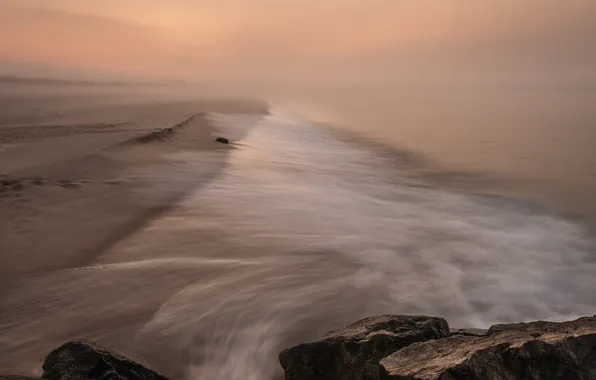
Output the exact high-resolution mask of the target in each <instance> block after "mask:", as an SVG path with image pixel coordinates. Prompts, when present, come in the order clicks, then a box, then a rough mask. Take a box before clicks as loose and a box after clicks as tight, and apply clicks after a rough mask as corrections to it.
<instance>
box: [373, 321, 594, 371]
mask: <svg viewBox="0 0 596 380" xmlns="http://www.w3.org/2000/svg"><path fill="white" fill-rule="evenodd" d="M381 379H392V380H398V379H399V380H460V379H461V380H464V379H465V380H476V379H477V380H481V379H482V380H485V379H489V380H513V379H520V380H521V379H528V380H530V379H531V380H588V379H596V317H589V318H580V319H578V320H575V321H571V322H563V323H553V322H533V323H520V324H511V325H497V326H493V327H491V328H490V329H489V330H488V332H487V334H486V335H485V336H480V337H478V336H476V337H475V336H472V335H462V334H458V335H454V336H451V337H449V338H445V339H439V340H434V341H430V342H424V343H417V344H412V345H410V346H409V347H406V348H404V349H402V350H399V351H397V352H395V353H393V354H391V355H389V356H388V357H386V358H384V359H383V360H381Z"/></svg>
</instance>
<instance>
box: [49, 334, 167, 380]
mask: <svg viewBox="0 0 596 380" xmlns="http://www.w3.org/2000/svg"><path fill="white" fill-rule="evenodd" d="M42 378H43V379H44V380H46V379H47V380H86V379H92V380H167V379H166V378H165V377H164V376H162V375H160V374H158V373H156V372H154V371H152V370H150V369H147V368H145V367H143V366H142V365H140V364H137V363H135V362H133V361H131V360H129V359H126V358H125V357H123V356H121V355H119V354H116V353H113V352H110V351H108V350H106V349H104V348H102V347H100V346H98V345H96V344H95V343H93V342H90V341H85V340H75V341H72V342H68V343H66V344H64V345H62V346H60V347H58V348H57V349H55V350H54V351H52V352H51V353H50V354H49V355H48V356H47V358H46V360H45V362H44V363H43V376H42Z"/></svg>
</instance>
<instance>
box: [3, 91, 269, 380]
mask: <svg viewBox="0 0 596 380" xmlns="http://www.w3.org/2000/svg"><path fill="white" fill-rule="evenodd" d="M3 100H4V101H6V99H3ZM21 101H24V100H23V99H21ZM38 103H39V104H42V106H43V105H45V106H46V109H44V110H42V111H41V113H42V115H39V116H35V117H32V113H33V114H34V113H35V112H30V111H29V108H36V107H37V106H36V104H38ZM66 103H67V102H65V103H64V104H66ZM40 108H41V107H40ZM58 108H59V107H57V105H56V102H54V103H52V104H51V105H50V106H48V102H44V101H43V99H42V100H39V99H38V100H31V101H30V102H28V104H27V105H26V106H23V107H22V109H21V110H16V111H15V108H14V107H12V108H5V110H7V111H6V112H4V114H2V115H0V176H1V178H0V180H1V181H2V183H1V186H0V215H1V217H0V252H1V255H0V288H1V292H0V310H2V312H0V347H2V349H1V350H0V370H1V371H2V372H5V373H6V372H8V373H11V372H12V373H23V374H30V373H31V370H32V368H33V365H32V363H38V362H39V361H40V360H42V358H43V357H44V356H45V354H47V351H48V350H49V349H51V348H52V345H56V344H59V343H60V342H61V341H64V340H67V339H72V338H74V337H76V336H88V332H89V331H90V330H91V329H92V331H93V335H94V336H95V337H97V336H100V335H102V332H103V333H105V334H107V335H109V336H111V339H109V338H108V341H109V342H110V343H114V342H118V341H120V340H121V339H124V340H126V339H130V336H129V335H126V334H124V333H123V332H122V329H121V328H120V327H121V326H122V325H125V326H140V325H142V323H144V322H145V319H143V317H142V315H145V318H148V317H149V316H150V315H151V314H152V313H153V312H155V310H156V309H157V308H158V307H159V305H160V303H161V302H163V300H164V299H162V298H164V297H165V298H167V297H168V296H169V295H171V294H172V292H174V291H175V289H177V288H178V287H180V286H183V284H185V283H187V282H188V279H185V277H184V275H183V274H184V273H182V272H184V271H182V272H181V271H178V272H177V273H176V275H175V276H168V275H167V274H166V275H163V273H162V275H161V276H159V282H157V283H155V284H153V285H152V284H151V283H152V281H151V280H150V279H151V273H150V272H151V270H150V269H149V270H148V271H143V270H140V271H139V272H135V273H138V275H135V276H128V275H124V277H118V276H117V277H116V278H114V277H111V278H110V279H109V281H110V283H109V284H106V283H105V281H106V280H105V279H104V278H103V277H102V278H98V277H96V276H94V274H93V273H94V271H92V270H91V271H90V272H89V271H86V272H85V273H82V272H81V270H83V271H85V269H81V268H86V267H88V266H92V265H94V264H95V263H96V262H97V260H98V257H99V256H100V255H101V253H102V252H104V251H107V250H109V249H110V247H112V246H113V245H114V244H116V243H117V242H119V241H120V240H122V239H125V238H126V237H127V236H129V235H131V234H133V233H134V232H135V231H137V230H138V229H140V228H142V227H143V226H145V225H146V224H147V223H148V222H149V221H151V220H153V219H155V218H157V217H159V216H160V215H161V213H163V212H164V211H167V210H169V209H170V208H171V207H172V206H173V205H175V204H176V202H178V201H180V200H181V199H182V198H183V197H184V196H185V195H186V194H188V193H189V192H191V191H193V190H195V189H197V188H198V187H200V186H203V185H204V184H206V183H208V182H209V180H210V179H212V178H214V177H215V176H217V175H218V174H219V173H220V171H221V170H222V168H223V166H224V165H225V162H226V156H227V154H228V153H229V152H230V149H233V147H231V146H227V145H224V144H219V143H216V142H214V138H215V136H216V130H215V128H214V126H213V125H211V124H210V123H209V121H208V120H207V116H206V115H208V113H209V112H216V113H225V114H235V113H242V114H247V113H248V114H259V113H264V112H266V108H267V107H266V105H264V104H262V103H259V102H252V101H236V100H234V101H224V100H218V101H187V102H180V101H179V102H163V101H162V102H155V101H154V102H147V103H145V104H139V103H137V104H134V105H125V106H122V105H109V104H102V105H99V106H97V105H96V106H87V107H81V106H77V107H74V108H71V109H65V108H62V109H61V110H60V111H55V110H57V109H58ZM10 111H12V113H11V114H10V115H8V113H9V112H10ZM178 152H193V153H194V154H199V155H202V157H204V165H202V166H201V167H200V168H199V169H198V170H197V169H196V168H195V169H194V170H193V171H192V172H189V171H188V170H185V168H184V167H183V166H177V165H176V160H175V159H171V157H170V155H172V154H174V155H175V154H176V153H178ZM69 273H71V274H69ZM81 275H82V277H83V278H84V282H85V283H86V284H87V285H84V284H81V283H80V282H78V283H77V282H76V281H73V282H72V283H71V282H70V281H68V278H71V277H72V276H75V277H76V278H77V279H81ZM139 276H140V277H142V278H140V277H139ZM40 278H41V279H42V280H41V282H40V281H39V279H40ZM52 278H54V279H55V281H53V280H52ZM193 278H194V277H193ZM143 279H144V280H143ZM164 282H166V283H167V285H166V284H164ZM102 285H103V286H102ZM71 287H72V288H71ZM81 287H85V288H86V290H88V291H89V292H91V293H93V292H94V291H95V290H98V289H99V287H101V295H99V294H95V295H94V296H90V293H88V292H78V293H77V290H80V289H81ZM50 288H51V289H52V290H51V291H50V292H47V291H45V289H50ZM140 288H142V289H143V291H142V292H141V293H140V294H145V300H149V301H148V302H139V303H138V304H137V305H134V306H130V307H126V306H125V305H123V304H122V305H121V303H122V302H124V303H127V301H125V300H130V299H132V298H139V297H138V296H134V295H131V294H130V292H133V293H135V292H137V291H139V290H140ZM94 289H95V290H94ZM98 291H99V290H98ZM135 294H136V293H135ZM159 294H162V295H163V297H160V296H159ZM115 295H120V296H122V297H120V296H115ZM102 300H103V301H102ZM119 300H121V301H119ZM153 301H155V302H153ZM89 302H91V303H93V305H89ZM118 305H120V307H122V312H121V313H115V315H114V313H112V316H111V317H107V314H109V313H106V309H105V308H109V309H110V310H113V309H114V308H118V307H119V306H118ZM90 310H95V312H96V314H94V315H93V316H92V315H89V312H90ZM95 312H94V313H95ZM55 313H60V314H62V317H63V318H61V319H62V320H63V321H67V323H63V324H61V327H60V328H58V326H56V325H54V324H52V323H51V322H50V321H49V320H46V318H52V316H54V315H55ZM69 315H70V317H69ZM64 318H65V319H64ZM44 321H45V322H44ZM19 326H20V327H19ZM131 329H134V328H133V327H131ZM129 331H130V329H129Z"/></svg>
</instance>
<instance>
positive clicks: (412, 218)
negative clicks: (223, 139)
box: [0, 108, 596, 380]
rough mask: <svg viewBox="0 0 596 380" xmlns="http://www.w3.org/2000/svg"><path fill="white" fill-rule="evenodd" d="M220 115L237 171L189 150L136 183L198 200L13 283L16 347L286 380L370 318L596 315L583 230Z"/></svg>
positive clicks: (148, 193) (408, 170) (270, 119)
mask: <svg viewBox="0 0 596 380" xmlns="http://www.w3.org/2000/svg"><path fill="white" fill-rule="evenodd" d="M209 118H210V119H211V121H212V122H213V123H214V124H215V125H216V126H217V127H218V128H219V129H220V130H221V132H220V133H221V134H222V135H225V136H228V137H230V138H231V139H233V140H237V141H238V143H237V144H236V145H233V146H232V148H231V149H230V150H229V151H228V152H227V153H225V157H224V163H223V164H221V165H220V164H219V162H220V161H221V160H222V153H221V151H214V152H192V151H180V152H177V153H175V154H170V155H169V156H168V157H167V158H168V159H169V160H170V163H171V165H167V166H160V167H146V168H143V170H142V172H139V173H131V174H132V175H137V176H140V177H142V178H145V179H146V180H147V184H148V186H147V188H146V189H145V191H143V192H140V193H139V194H138V195H139V196H138V201H139V202H150V201H151V199H153V197H154V196H155V195H159V194H160V193H162V192H164V191H179V190H180V187H184V190H186V189H188V188H194V190H193V191H191V192H190V193H189V194H188V196H186V197H185V198H184V199H183V200H182V201H181V202H180V204H179V205H178V206H177V207H175V208H174V209H173V210H171V211H168V212H167V213H165V214H163V215H161V216H160V217H159V218H158V219H155V220H153V221H151V222H150V223H148V224H147V225H146V226H145V227H144V228H142V229H141V230H139V231H137V232H136V233H135V234H133V235H131V236H129V237H128V238H126V239H124V240H122V241H120V242H119V243H118V244H116V245H115V246H113V247H112V248H111V249H110V250H109V251H107V252H105V253H103V254H102V255H100V256H99V257H98V258H97V261H96V262H94V263H91V264H90V265H89V266H87V267H84V268H74V269H71V270H64V271H54V272H49V273H45V274H36V275H32V276H25V277H23V278H18V279H13V280H11V283H10V284H9V285H10V289H7V290H8V291H7V292H5V295H4V298H3V300H2V301H3V305H6V310H7V314H6V315H5V318H6V320H7V321H14V323H12V322H11V323H12V324H11V325H10V326H9V327H10V328H9V329H7V330H6V334H4V336H2V337H0V344H2V345H3V346H4V347H8V349H7V352H8V351H9V352H10V354H13V355H14V353H15V352H17V353H18V352H19V350H22V352H21V353H20V354H19V355H20V356H18V355H17V356H16V357H19V358H24V357H30V356H31V355H32V352H39V353H40V355H41V353H43V352H45V351H46V350H47V348H48V347H55V346H56V345H58V344H60V343H62V342H63V340H64V339H65V338H66V337H75V336H82V337H88V338H92V339H95V340H97V341H98V342H100V343H102V344H108V345H110V346H111V347H113V348H116V349H118V350H119V351H121V352H122V353H124V354H126V355H130V356H132V357H134V358H135V359H137V360H141V361H142V362H143V363H145V364H147V365H149V366H151V367H152V368H155V369H156V370H158V371H161V372H163V373H164V374H166V375H168V376H170V377H171V378H185V379H201V378H212V379H226V380H234V379H244V380H246V379H249V380H252V379H254V380H256V379H279V378H283V377H282V374H281V368H280V367H279V364H278V362H277V355H278V354H279V352H280V351H281V350H282V349H284V348H287V347H290V346H291V345H293V344H297V343H300V342H306V341H309V340H312V339H315V338H316V337H317V336H319V335H321V334H323V333H325V332H328V331H330V330H333V329H336V328H339V327H341V326H343V325H345V324H348V323H351V322H353V321H355V320H357V319H359V318H362V317H365V316H370V315H375V314H381V313H395V314H427V315H438V316H442V317H445V318H446V319H447V320H448V321H449V323H450V325H451V326H452V327H479V328H485V327H488V326H490V325H491V324H494V323H504V322H518V321H528V320H536V319H548V320H564V319H570V318H575V317H578V316H583V315H591V314H594V310H595V309H596V297H595V296H594V289H596V276H594V273H596V260H595V257H596V256H595V254H596V252H595V241H594V238H593V233H592V231H591V230H590V229H588V228H587V227H586V226H585V225H584V224H581V223H580V222H578V221H575V220H571V219H567V218H565V217H562V216H561V215H559V214H557V213H556V212H552V210H551V209H550V208H548V207H543V206H541V205H540V204H539V203H538V204H537V203H536V202H535V201H533V200H531V199H530V200H528V199H525V198H521V197H514V196H504V195H498V196H497V195H494V194H490V193H489V192H482V191H473V192H472V191H468V189H467V188H466V187H465V186H464V187H457V186H455V187H454V186H445V185H444V183H443V182H442V181H436V180H435V179H436V178H437V177H438V176H439V177H440V172H439V171H438V170H437V169H436V168H432V170H429V167H428V165H429V164H428V161H426V160H425V159H423V158H421V157H420V156H419V155H418V154H417V153H416V152H408V151H404V150H399V149H397V148H395V146H382V147H380V146H379V145H378V144H373V143H370V142H369V141H365V140H361V139H358V138H354V136H352V135H351V134H349V133H345V132H342V131H338V130H335V129H333V128H330V127H329V126H327V125H323V124H318V123H317V122H315V121H313V120H311V119H309V118H308V117H306V116H305V115H303V114H300V113H296V112H288V111H287V110H284V109H279V108H273V109H272V112H271V114H270V115H267V116H259V117H257V116H243V115H234V116H231V115H220V114H210V115H209ZM214 162H215V163H218V165H219V166H218V173H217V175H215V176H209V178H210V180H209V181H205V180H204V178H205V176H204V175H202V174H201V173H203V172H204V171H205V167H208V166H209V165H212V164H213V163H214ZM429 173H431V174H432V175H429ZM445 175H448V176H452V175H453V173H446V174H445ZM471 176H473V175H471ZM468 180H469V179H468ZM482 181H484V182H485V181H486V179H483V180H482ZM482 181H481V182H482ZM488 187H491V186H490V184H489V185H488ZM32 316H34V317H32ZM39 337H43V339H39ZM36 350H37V351H36ZM27 365H29V364H27ZM17 367H18V366H17ZM31 367H32V368H35V369H36V370H37V371H38V370H39V369H38V368H39V367H38V366H37V364H36V365H35V366H33V365H31ZM19 368H22V369H23V371H31V370H32V368H29V367H27V368H25V367H19ZM33 372H35V370H33Z"/></svg>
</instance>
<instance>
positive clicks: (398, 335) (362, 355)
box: [279, 315, 449, 380]
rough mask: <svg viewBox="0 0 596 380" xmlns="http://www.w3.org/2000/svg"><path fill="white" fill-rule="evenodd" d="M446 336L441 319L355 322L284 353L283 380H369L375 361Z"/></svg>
mask: <svg viewBox="0 0 596 380" xmlns="http://www.w3.org/2000/svg"><path fill="white" fill-rule="evenodd" d="M446 336H449V326H448V325H447V322H446V321H445V320H444V319H442V318H434V317H424V316H401V315H383V316H379V317H372V318H366V319H363V320H360V321H358V322H355V323H353V324H351V325H349V326H347V327H346V328H344V329H341V330H337V331H334V332H331V333H329V334H328V335H326V336H324V337H322V338H321V339H320V340H317V341H315V342H312V343H306V344H300V345H298V346H296V347H293V348H290V349H287V350H284V351H283V352H282V353H281V354H280V355H279V361H280V363H281V366H282V367H283V369H284V371H285V373H286V380H334V379H338V380H339V379H341V380H361V379H366V380H369V379H370V380H373V379H378V378H379V361H380V360H381V359H382V358H383V357H385V356H387V355H389V354H391V353H393V352H395V351H397V350H399V349H400V348H403V347H406V346H409V345H411V344H412V343H415V342H423V341H427V340H431V339H438V338H443V337H446Z"/></svg>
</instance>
